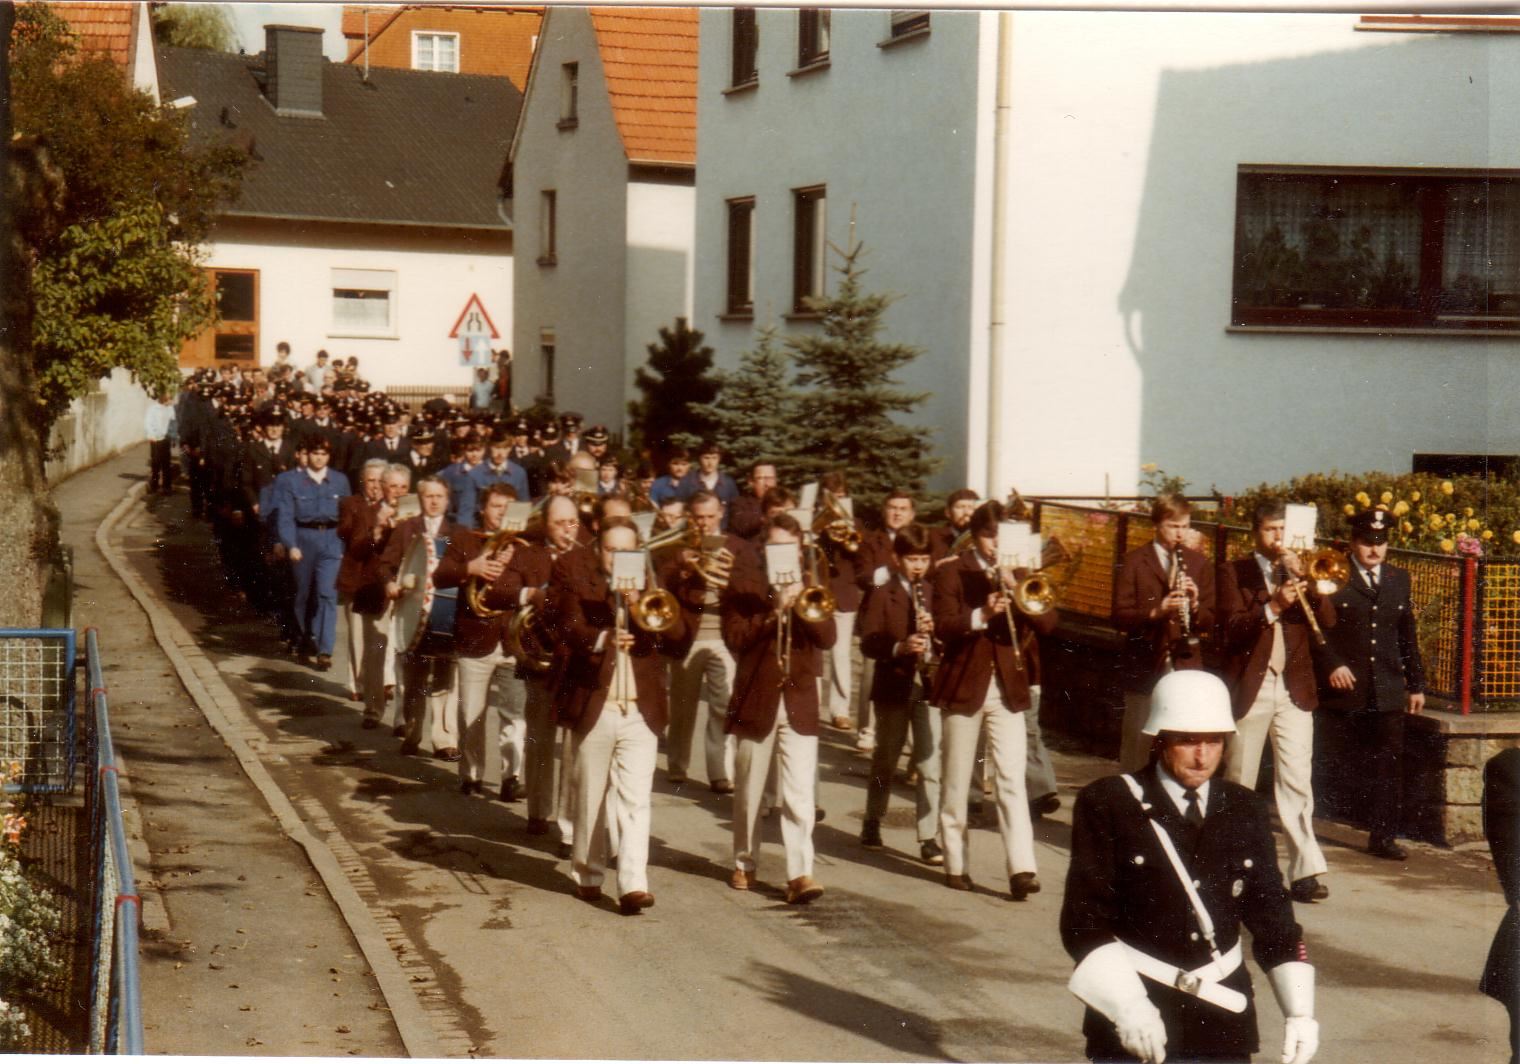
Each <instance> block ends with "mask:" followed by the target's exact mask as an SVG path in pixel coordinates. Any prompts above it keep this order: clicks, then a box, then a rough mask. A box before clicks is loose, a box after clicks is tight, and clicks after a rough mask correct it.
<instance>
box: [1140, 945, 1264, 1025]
mask: <svg viewBox="0 0 1520 1064" xmlns="http://www.w3.org/2000/svg"><path fill="white" fill-rule="evenodd" d="M1121 945H1123V946H1124V951H1125V952H1126V953H1127V954H1128V955H1129V960H1130V963H1131V964H1133V965H1134V966H1135V971H1137V972H1139V973H1140V974H1141V975H1143V976H1145V977H1146V978H1147V979H1150V980H1153V981H1154V982H1157V983H1160V984H1161V985H1162V986H1170V987H1173V988H1175V989H1177V990H1181V991H1182V992H1183V993H1184V994H1191V995H1193V996H1194V997H1196V998H1198V999H1199V1000H1200V1001H1207V1002H1208V1003H1209V1004H1210V1005H1217V1006H1218V1007H1219V1008H1222V1009H1224V1010H1225V1011H1226V1012H1235V1013H1240V1012H1244V1011H1245V1010H1246V996H1245V995H1244V994H1242V993H1241V992H1240V991H1239V990H1234V989H1232V988H1230V987H1227V986H1221V985H1220V984H1219V981H1220V980H1221V979H1223V978H1225V977H1226V976H1227V975H1229V974H1230V973H1231V972H1233V971H1234V970H1235V969H1236V968H1239V967H1240V964H1241V950H1240V943H1239V942H1237V943H1235V945H1233V946H1231V947H1230V949H1229V952H1227V953H1225V954H1224V955H1223V956H1220V955H1219V954H1215V957H1214V960H1211V961H1210V962H1209V963H1208V964H1205V965H1204V966H1203V967H1201V968H1194V969H1193V970H1192V971H1187V970H1186V969H1183V968H1179V967H1177V966H1176V965H1175V964H1168V963H1166V962H1165V961H1163V960H1158V959H1156V958H1155V957H1152V956H1151V955H1150V954H1149V953H1142V952H1141V951H1140V950H1137V949H1136V948H1135V947H1134V946H1131V945H1130V944H1129V943H1127V942H1125V943H1121Z"/></svg>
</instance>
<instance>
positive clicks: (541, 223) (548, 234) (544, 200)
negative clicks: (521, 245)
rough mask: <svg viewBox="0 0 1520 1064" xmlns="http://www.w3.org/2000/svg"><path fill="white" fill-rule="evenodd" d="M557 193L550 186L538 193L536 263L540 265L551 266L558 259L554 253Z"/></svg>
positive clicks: (556, 237) (556, 235) (556, 236)
mask: <svg viewBox="0 0 1520 1064" xmlns="http://www.w3.org/2000/svg"><path fill="white" fill-rule="evenodd" d="M557 199H558V196H557V194H556V193H555V191H554V190H553V189H552V188H546V189H544V190H543V191H542V192H540V193H539V194H538V264H539V265H540V266H553V265H554V264H555V263H556V262H558V261H559V259H558V257H557V256H556V254H555V248H556V246H557V245H556V243H555V241H556V240H557V239H558V233H557V232H556V226H557V223H556V220H555V211H556V206H557V204H556V200H557Z"/></svg>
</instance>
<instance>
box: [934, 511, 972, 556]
mask: <svg viewBox="0 0 1520 1064" xmlns="http://www.w3.org/2000/svg"><path fill="white" fill-rule="evenodd" d="M964 531H965V529H964V528H954V527H952V526H951V524H950V522H948V521H946V522H945V523H944V524H942V525H936V526H935V527H934V528H933V529H932V530H931V531H930V532H929V556H930V557H931V558H933V559H934V560H935V561H936V562H937V561H940V560H941V559H943V558H948V557H949V556H950V548H951V546H953V545H954V543H955V541H956V540H958V539H960V538H961V533H962V532H964Z"/></svg>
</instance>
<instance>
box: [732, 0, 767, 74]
mask: <svg viewBox="0 0 1520 1064" xmlns="http://www.w3.org/2000/svg"><path fill="white" fill-rule="evenodd" d="M733 17H734V30H733V37H734V40H733V48H734V69H733V77H732V78H731V79H730V80H729V85H731V86H732V87H734V88H739V87H741V86H744V85H753V84H755V83H756V82H757V81H759V80H760V69H759V67H757V66H756V65H755V64H756V55H757V53H758V52H759V50H760V27H759V26H758V25H757V24H756V22H755V9H754V8H752V7H736V8H734V16H733Z"/></svg>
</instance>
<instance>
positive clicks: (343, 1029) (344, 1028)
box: [336, 1023, 353, 1034]
mask: <svg viewBox="0 0 1520 1064" xmlns="http://www.w3.org/2000/svg"><path fill="white" fill-rule="evenodd" d="M336 1030H337V1032H338V1033H339V1034H351V1033H353V1028H352V1027H350V1026H349V1025H348V1024H346V1023H340V1024H339V1025H338V1026H337V1028H336Z"/></svg>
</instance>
